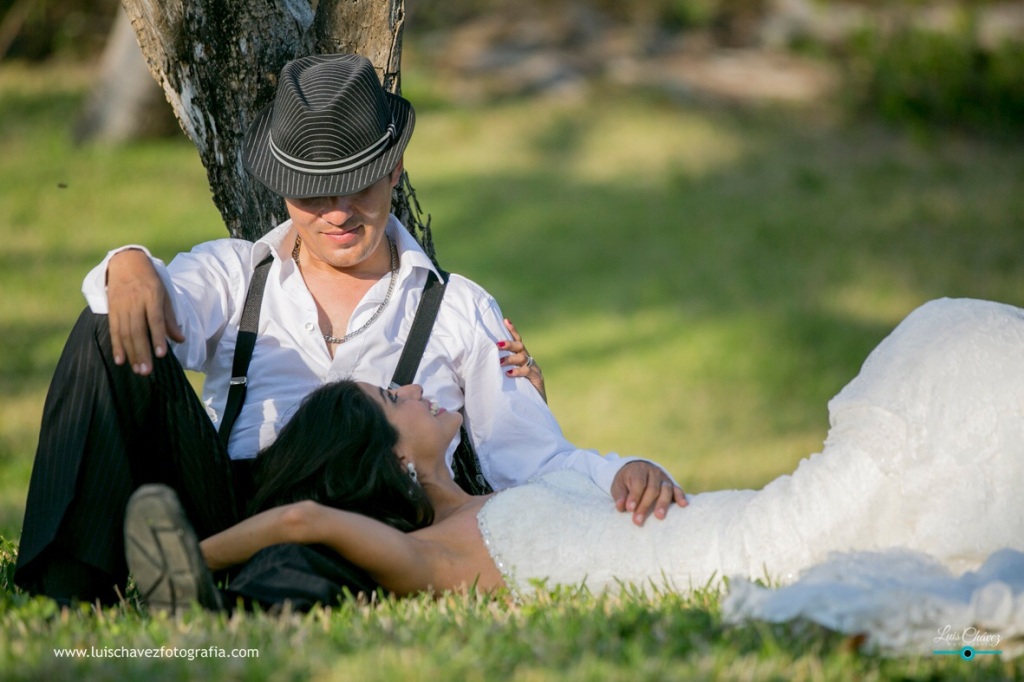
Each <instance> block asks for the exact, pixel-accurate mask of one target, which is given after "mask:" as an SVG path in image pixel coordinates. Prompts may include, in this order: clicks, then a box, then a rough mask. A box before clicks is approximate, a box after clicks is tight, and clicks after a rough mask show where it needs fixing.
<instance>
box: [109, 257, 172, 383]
mask: <svg viewBox="0 0 1024 682" xmlns="http://www.w3.org/2000/svg"><path fill="white" fill-rule="evenodd" d="M107 306H108V313H109V314H108V321H109V323H110V345H111V346H112V348H113V352H114V363H115V364H118V365H122V364H124V361H125V357H127V359H128V363H129V364H130V365H131V366H132V371H133V372H135V373H136V374H143V375H145V374H149V373H150V372H151V371H153V357H152V355H151V353H150V347H151V344H150V339H152V348H153V352H155V353H156V356H157V357H159V358H162V357H163V356H164V355H166V354H167V338H168V337H170V338H171V339H172V340H174V341H178V342H181V341H184V340H185V337H184V336H183V335H182V333H181V328H180V327H179V326H178V322H177V320H175V319H174V308H173V307H172V306H171V297H170V295H169V294H168V293H167V290H166V289H165V288H164V283H163V282H162V281H161V280H160V275H158V274H157V272H156V268H154V267H153V264H152V263H151V262H150V260H149V256H147V255H146V254H145V253H143V252H142V251H139V250H138V249H129V250H128V251H122V252H121V253H119V254H117V255H115V256H114V257H113V258H111V259H110V261H109V262H108V263H107Z"/></svg>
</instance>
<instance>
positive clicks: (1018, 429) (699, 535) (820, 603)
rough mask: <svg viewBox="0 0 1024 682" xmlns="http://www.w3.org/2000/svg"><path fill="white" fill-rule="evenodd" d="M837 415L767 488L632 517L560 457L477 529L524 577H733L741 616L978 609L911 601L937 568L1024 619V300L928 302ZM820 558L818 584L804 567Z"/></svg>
mask: <svg viewBox="0 0 1024 682" xmlns="http://www.w3.org/2000/svg"><path fill="white" fill-rule="evenodd" d="M829 414H830V423H831V426H830V430H829V434H828V438H827V439H826V441H825V445H824V449H823V452H821V453H818V454H815V455H812V456H811V457H809V458H807V459H805V460H803V461H802V462H801V463H800V465H799V466H798V467H797V469H796V471H795V472H794V473H793V474H791V475H787V476H781V477H779V478H777V479H776V480H774V481H773V482H771V483H770V484H768V485H767V486H765V487H764V488H763V489H761V490H757V491H754V490H727V491H719V492H709V493H702V494H697V495H692V496H690V497H689V498H688V499H689V502H690V504H689V506H688V507H687V508H685V509H673V510H671V511H670V513H669V515H668V517H667V518H666V519H665V520H663V521H659V520H656V519H651V520H649V521H648V522H647V523H646V524H645V525H644V526H643V527H642V528H637V527H635V526H634V525H633V524H632V521H631V519H630V516H629V515H628V514H622V513H619V512H617V511H616V510H615V508H614V505H613V503H612V501H611V499H610V498H609V496H608V495H607V494H605V493H604V492H603V491H601V490H600V489H598V488H597V487H596V486H595V485H594V484H593V483H591V482H590V481H589V480H588V479H586V478H584V477H582V476H581V475H579V474H576V473H572V472H558V473H554V474H548V475H546V476H544V477H542V478H540V479H538V480H536V481H534V482H532V483H531V484H529V485H525V486H521V487H518V488H513V489H509V490H506V491H503V492H501V493H499V494H497V495H495V496H494V497H493V498H492V499H491V500H489V501H488V502H487V504H486V505H485V506H484V507H483V509H482V510H481V511H480V514H479V517H478V519H479V525H480V529H481V532H482V534H483V537H484V539H485V541H486V543H487V546H488V548H489V550H490V552H491V556H492V557H493V558H494V561H495V563H496V564H497V565H498V567H499V568H500V569H501V571H502V573H503V575H504V576H505V580H506V582H507V583H508V585H509V586H510V587H511V588H512V589H514V590H517V591H519V592H524V591H529V590H530V589H531V586H532V585H536V584H544V585H547V586H549V587H551V586H554V585H558V584H572V585H578V584H585V585H586V586H587V587H588V588H590V589H591V590H593V591H604V590H608V589H612V590H615V589H618V588H619V587H620V586H621V585H623V584H639V585H645V586H648V587H657V588H668V589H674V590H689V589H692V588H700V587H703V586H706V585H717V584H718V583H719V581H720V579H721V578H723V577H728V578H733V579H734V580H733V586H734V589H733V595H730V596H727V598H726V600H725V603H724V605H723V609H724V611H725V614H726V617H728V618H730V619H733V620H741V619H743V618H745V617H753V618H764V619H768V620H786V619H788V618H792V617H795V616H803V617H807V618H812V619H813V618H815V615H816V614H817V615H819V616H821V614H822V613H826V612H827V616H822V617H821V618H819V619H818V620H819V622H822V623H823V624H825V625H828V626H829V627H834V628H836V629H840V630H843V627H840V625H842V624H844V623H845V624H847V625H850V626H851V627H852V628H853V629H849V630H846V631H850V632H862V631H865V630H858V629H856V628H860V627H866V626H865V623H867V622H868V621H870V620H871V619H870V617H868V618H866V619H865V618H862V619H861V620H860V621H857V620H856V619H854V618H853V617H852V616H849V614H850V613H856V612H858V609H859V610H861V611H865V612H869V611H870V610H871V604H875V608H876V609H877V607H878V606H879V605H881V604H885V605H887V607H888V608H889V612H888V614H889V615H890V616H892V615H893V614H901V613H902V614H904V615H906V614H907V613H908V611H912V612H914V613H916V614H917V616H919V617H920V618H924V620H928V618H930V617H935V618H937V619H938V620H937V621H935V622H934V623H931V624H930V625H934V629H935V630H936V631H938V630H940V629H941V628H942V627H944V626H949V627H951V628H957V627H960V628H963V627H965V626H966V625H968V624H969V623H961V622H960V621H957V620H956V618H954V616H957V614H956V613H954V611H956V608H954V607H952V606H950V607H949V608H948V609H947V610H946V611H942V610H941V609H939V610H938V611H936V610H935V609H938V608H939V607H937V606H936V607H934V608H933V609H932V611H931V612H929V613H926V614H924V615H922V614H921V613H919V611H920V609H917V610H916V611H915V609H913V608H910V605H912V604H916V603H920V602H921V600H922V599H924V597H923V596H922V594H923V593H918V594H915V593H914V591H913V589H911V586H912V585H914V584H915V579H916V578H917V577H922V576H928V577H929V580H930V582H928V581H923V582H924V583H927V586H928V589H929V590H931V591H930V592H928V594H929V595H931V596H930V597H929V599H938V597H936V596H935V595H936V594H939V593H941V592H942V590H941V589H938V587H936V586H938V585H939V584H940V583H942V581H943V580H945V581H946V582H947V583H948V584H949V585H948V591H949V593H950V594H951V595H953V596H952V597H951V599H952V600H953V602H955V604H958V605H961V606H962V604H963V603H967V604H968V607H966V610H965V609H960V611H959V612H957V613H959V616H957V617H961V620H962V619H963V618H973V619H975V620H977V619H978V617H979V613H978V612H977V611H978V608H983V609H984V610H986V613H988V615H991V616H992V617H993V618H994V620H993V621H992V622H991V623H990V624H989V626H990V627H995V628H997V629H999V628H1001V630H1000V631H1001V632H1002V633H1004V636H1011V637H1012V636H1017V637H1022V636H1024V576H1021V579H1020V580H1018V581H1017V582H1016V583H1013V581H1012V580H1010V581H1009V582H1007V581H1006V580H1004V579H1005V578H1006V576H1007V573H1009V574H1010V575H1011V576H1012V575H1017V574H1018V573H1015V572H1020V573H1024V554H1022V553H1021V552H1020V550H1024V496H1022V494H1021V492H1020V491H1021V489H1022V488H1024V310H1020V309H1018V308H1014V307H1011V306H1007V305H1003V304H998V303H992V302H985V301H975V300H949V299H943V300H939V301H933V302H931V303H928V304H926V305H924V306H922V307H921V308H919V309H918V310H916V311H914V312H913V313H912V314H911V315H910V316H908V317H907V318H906V320H904V321H903V322H902V323H901V324H900V325H899V326H898V327H897V328H896V329H895V330H894V331H893V332H892V334H890V335H889V337H888V338H886V339H885V340H884V341H883V342H882V343H881V344H880V345H879V346H878V347H877V348H876V349H875V350H874V351H873V352H872V353H871V355H870V356H869V357H868V359H867V361H866V362H865V363H864V366H863V367H862V369H861V372H860V374H859V375H858V376H857V377H856V378H855V379H854V380H853V381H852V382H850V383H849V384H848V385H847V386H846V387H845V388H844V389H843V390H842V391H841V392H840V393H839V394H838V395H837V396H836V397H835V398H833V399H832V401H831V402H830V403H829ZM1003 548H1010V549H1011V550H1016V551H1012V552H1008V553H1002V554H1000V555H998V557H997V559H994V561H995V563H996V564H997V566H996V567H995V568H992V566H991V565H986V570H987V571H988V572H987V573H986V572H982V573H981V574H980V575H982V577H985V578H986V580H981V579H976V578H971V577H970V576H971V575H975V576H976V575H979V574H969V575H968V576H966V577H965V578H964V579H957V577H956V576H957V575H959V574H961V573H963V572H964V571H970V570H975V569H978V568H979V567H981V566H982V564H983V563H984V562H985V561H986V559H988V558H989V557H990V555H992V554H993V553H995V552H997V551H998V550H1001V549H1003ZM836 553H845V554H843V555H836ZM1000 557H1001V558H1000ZM990 563H991V562H990ZM815 566H817V568H818V573H817V574H813V573H812V574H811V580H812V583H813V585H814V586H815V587H814V589H813V591H814V596H813V598H809V597H808V596H807V593H800V592H799V588H800V587H801V585H803V583H804V581H803V580H799V579H800V576H801V573H803V572H804V571H806V570H807V569H810V568H811V567H815ZM750 579H752V580H758V579H761V580H764V581H767V582H768V583H769V584H771V585H776V586H777V585H790V587H788V588H785V589H783V590H779V591H775V590H766V589H764V588H761V587H757V586H756V585H754V584H752V583H750V582H749V580H750ZM872 580H875V582H874V583H873V582H872ZM958 580H959V582H958ZM964 580H966V582H964ZM901 581H902V582H901ZM986 581H987V582H986ZM993 581H995V582H999V583H1000V585H1001V586H1002V587H999V588H993V589H992V590H989V592H988V593H986V594H985V595H982V597H983V598H981V597H979V599H981V601H980V602H979V604H980V606H979V605H978V604H974V605H973V606H972V605H971V602H970V599H971V598H972V597H971V595H972V594H974V592H972V590H973V589H974V588H977V589H982V588H983V587H984V585H985V584H990V583H992V582H993ZM794 582H795V584H792V583H794ZM851 585H853V587H851ZM887 585H888V586H889V587H890V588H892V589H890V590H889V592H888V593H887V596H886V598H885V599H883V600H879V599H877V594H876V592H877V590H878V589H881V588H882V587H885V586H887ZM965 586H967V587H965ZM970 586H973V587H971V589H968V587H970ZM979 586H980V587H979ZM786 590H790V592H789V594H788V595H786V594H784V592H785V591H786ZM793 590H796V591H795V592H794V591H793ZM975 591H976V590H975ZM953 593H955V594H953ZM965 595H966V596H965ZM772 598H774V599H775V600H776V601H775V602H772V601H771V600H772ZM965 599H966V600H967V601H966V602H964V600H965ZM985 600H988V601H985ZM940 601H941V600H940ZM868 602H870V603H868ZM982 602H983V603H982ZM935 603H936V604H937V603H939V602H935ZM951 603H952V602H951ZM865 604H867V605H865ZM957 608H959V607H957ZM972 609H973V610H972ZM1000 609H1002V611H1000ZM968 611H969V612H970V613H968ZM1000 614H1001V615H1000ZM981 615H984V614H981ZM920 618H919V619H920ZM844 619H845V620H844ZM939 621H941V622H939ZM900 626H901V624H900V623H896V624H895V625H894V626H893V627H895V628H896V629H897V630H898V629H899V627H900ZM931 629H932V628H931V627H929V630H928V631H929V632H930V631H931ZM874 634H875V635H876V636H875V639H876V640H878V639H880V638H884V637H885V636H886V635H885V633H874ZM934 636H935V635H934V633H933V634H932V635H931V636H930V637H929V638H928V643H929V645H931V637H934ZM895 639H899V638H898V637H897V638H895ZM904 639H906V638H904ZM919 639H920V638H919ZM1004 643H1005V639H1004ZM920 644H921V642H920V641H916V640H915V646H917V645H920ZM879 645H880V646H882V647H883V648H884V643H883V642H879ZM904 645H905V642H902V641H900V642H896V643H895V646H896V647H897V648H899V647H903V648H906V647H905V646H904ZM917 648H920V646H918V647H917ZM934 648H935V649H949V648H950V647H949V646H948V645H946V644H943V645H941V646H939V645H936V646H935V647H934ZM957 648H959V647H957Z"/></svg>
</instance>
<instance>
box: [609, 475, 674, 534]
mask: <svg viewBox="0 0 1024 682" xmlns="http://www.w3.org/2000/svg"><path fill="white" fill-rule="evenodd" d="M612 498H613V499H614V500H615V508H616V509H618V510H619V511H620V512H625V511H628V512H632V513H633V523H635V524H636V525H638V526H642V525H644V521H646V520H647V517H648V515H650V513H651V509H652V506H653V510H654V516H655V517H656V518H659V519H663V518H665V514H667V513H668V508H669V505H671V504H672V502H675V503H676V504H678V505H679V506H680V507H685V506H686V504H687V502H686V495H685V494H684V493H683V489H682V488H680V487H679V486H677V485H676V484H675V483H673V482H672V479H671V478H669V477H668V474H666V473H665V472H664V471H663V470H662V469H661V468H659V467H657V466H655V465H653V464H651V463H650V462H644V461H639V460H638V461H635V462H630V463H629V464H627V465H625V466H624V467H622V468H621V469H619V473H617V474H616V475H615V480H613V481H612Z"/></svg>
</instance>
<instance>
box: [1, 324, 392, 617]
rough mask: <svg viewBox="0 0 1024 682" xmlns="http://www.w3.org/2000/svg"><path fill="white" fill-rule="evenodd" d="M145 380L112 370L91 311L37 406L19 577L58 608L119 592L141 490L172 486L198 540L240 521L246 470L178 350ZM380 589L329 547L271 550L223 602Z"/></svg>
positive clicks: (331, 597)
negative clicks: (130, 506)
mask: <svg viewBox="0 0 1024 682" xmlns="http://www.w3.org/2000/svg"><path fill="white" fill-rule="evenodd" d="M153 364H154V368H153V371H152V373H151V374H150V375H149V376H145V377H141V376H138V375H136V374H135V373H133V372H132V370H131V368H130V367H129V366H127V365H121V366H117V365H115V364H114V361H113V353H112V350H111V346H110V330H109V327H108V323H107V317H106V316H105V315H96V314H94V313H92V312H90V311H89V310H88V309H86V310H85V311H84V312H83V313H82V315H81V316H80V317H79V319H78V322H77V323H76V324H75V327H74V329H73V330H72V332H71V335H70V337H69V338H68V342H67V345H66V346H65V347H64V352H63V354H62V355H61V358H60V361H59V362H58V364H57V369H56V371H55V372H54V377H53V381H52V383H51V384H50V390H49V393H48V394H47V396H46V404H45V406H44V408H43V419H42V426H41V428H40V435H39V447H38V449H37V451H36V459H35V464H34V466H33V468H32V479H31V482H30V483H29V492H28V500H27V502H26V506H25V522H24V526H23V529H22V536H21V543H20V547H19V551H18V564H17V567H16V570H15V574H14V581H15V584H17V585H18V586H19V587H21V588H22V589H24V590H26V591H28V592H30V593H32V594H43V595H46V596H49V597H53V598H54V599H56V600H58V601H59V602H62V603H70V602H71V601H73V600H75V599H78V600H81V601H95V600H99V601H101V602H103V603H108V604H109V603H114V602H116V601H117V599H118V592H120V594H124V588H125V583H126V581H127V576H128V569H127V566H126V562H125V558H124V537H123V527H124V511H125V506H126V505H127V502H128V498H129V497H130V496H131V494H132V492H133V491H134V490H135V489H136V488H137V487H139V486H140V485H144V484H146V483H164V484H167V485H169V486H171V487H172V488H174V489H175V490H176V491H177V493H178V497H179V498H180V499H181V502H182V505H183V506H184V508H185V511H186V513H187V514H188V518H189V520H190V521H191V522H192V525H193V526H194V528H195V531H196V534H197V536H198V537H200V538H205V537H207V536H209V535H212V534H214V533H217V532H219V531H221V530H223V529H225V528H227V527H228V526H230V525H232V524H234V523H236V522H238V521H239V520H241V519H242V518H244V517H245V512H246V510H245V506H246V504H247V501H248V498H249V494H250V493H251V489H252V481H251V471H249V470H248V469H247V468H245V467H244V464H242V465H240V464H239V463H236V466H234V467H233V466H232V464H231V462H230V460H229V459H228V456H227V453H226V452H224V449H223V446H221V444H220V441H219V440H218V438H217V432H216V430H215V429H214V427H213V424H212V422H211V421H210V418H209V417H208V416H207V414H206V410H205V408H204V407H203V404H202V402H201V401H200V400H199V398H198V396H196V394H195V391H194V390H193V389H192V387H191V385H190V384H189V383H188V379H187V377H186V376H185V372H184V370H182V368H181V365H180V363H179V362H178V360H177V358H175V357H174V355H173V354H168V355H167V356H166V357H164V358H159V359H154V363H153ZM376 587H377V585H376V584H375V583H374V582H373V581H372V580H371V579H370V578H369V576H367V575H366V574H365V573H364V572H363V571H361V570H360V569H358V568H356V567H355V566H353V565H352V564H350V563H349V562H347V561H346V560H345V559H343V558H342V557H340V556H338V555H337V554H336V553H334V552H333V551H331V550H329V549H327V548H325V547H307V546H302V545H275V546H272V547H267V548H265V549H263V550H262V551H260V552H259V553H257V554H256V555H255V556H254V557H253V558H252V560H250V561H249V562H248V563H247V564H246V565H244V566H242V567H239V568H238V569H237V570H235V571H233V572H232V574H231V576H230V589H229V590H228V592H227V599H228V601H227V603H229V604H231V603H234V601H235V599H238V598H241V599H242V600H243V601H245V602H246V603H259V604H262V605H264V606H273V605H275V604H281V603H283V602H285V601H288V602H291V604H292V605H293V607H294V608H296V609H299V610H305V609H308V608H309V607H311V606H312V605H313V604H315V603H323V604H330V603H334V602H336V601H337V600H338V599H339V598H341V597H343V596H344V595H345V593H346V591H348V592H350V593H353V594H355V593H359V592H372V591H373V590H375V589H376Z"/></svg>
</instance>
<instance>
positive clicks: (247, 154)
mask: <svg viewBox="0 0 1024 682" xmlns="http://www.w3.org/2000/svg"><path fill="white" fill-rule="evenodd" d="M415 120H416V116H415V112H414V111H413V108H412V105H411V104H410V103H409V101H408V100H406V99H403V98H402V97H399V96H398V95H393V94H391V93H389V92H385V90H384V88H383V87H381V84H380V81H379V80H378V79H377V74H376V72H375V71H374V69H373V65H372V64H371V63H370V61H369V60H368V59H366V58H365V57H360V56H359V55H354V54H347V55H313V56H311V57H302V58H300V59H296V60H293V61H290V62H288V63H287V64H285V66H284V69H282V70H281V76H280V79H279V81H278V85H277V95H276V96H275V97H274V101H273V102H271V103H270V104H269V105H267V106H266V107H265V108H264V109H263V110H262V111H261V112H260V113H259V114H258V115H257V116H256V119H255V120H254V121H253V122H252V124H251V125H250V126H249V129H248V130H247V131H246V133H245V138H244V139H243V141H242V162H243V163H244V164H245V167H246V169H248V170H249V172H250V173H252V174H253V175H254V176H255V177H256V179H257V180H259V181H260V182H261V183H263V184H264V185H266V186H267V188H268V189H270V190H271V191H273V192H275V193H277V194H280V195H281V196H283V197H286V198H289V199H301V198H305V197H318V196H337V195H342V194H352V193H353V192H358V191H360V190H362V189H364V188H366V187H368V186H370V185H372V184H373V183H375V182H377V181H378V180H380V179H381V178H382V177H384V176H385V175H387V174H388V173H390V172H391V170H392V169H394V167H395V166H396V165H397V164H398V161H399V159H401V158H402V153H403V152H404V151H405V146H406V145H407V144H408V143H409V138H410V137H411V136H412V129H413V125H414V124H415Z"/></svg>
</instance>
